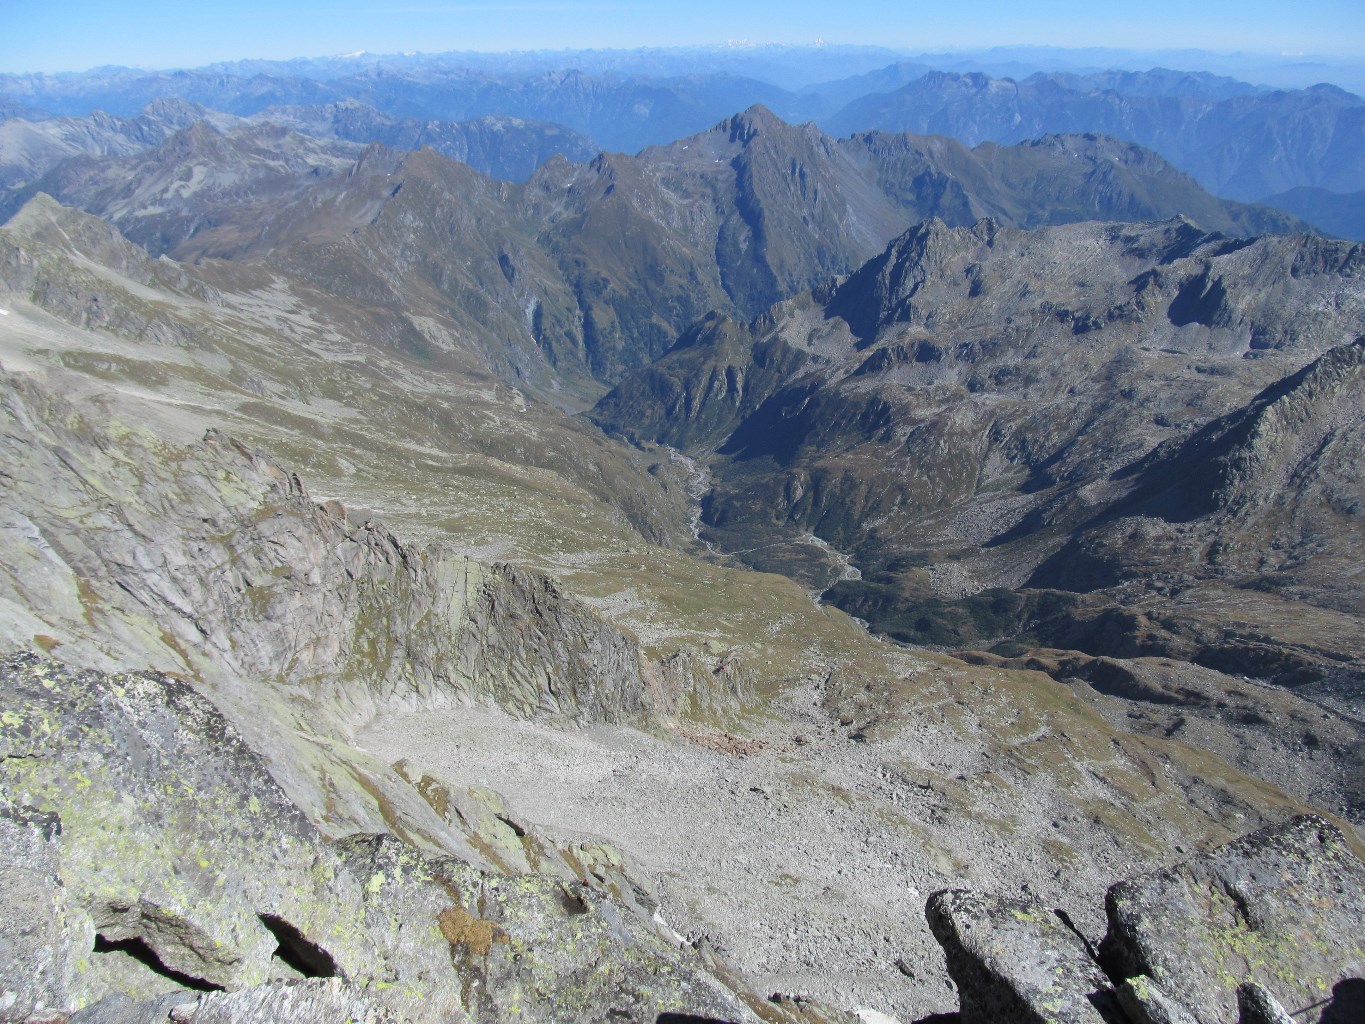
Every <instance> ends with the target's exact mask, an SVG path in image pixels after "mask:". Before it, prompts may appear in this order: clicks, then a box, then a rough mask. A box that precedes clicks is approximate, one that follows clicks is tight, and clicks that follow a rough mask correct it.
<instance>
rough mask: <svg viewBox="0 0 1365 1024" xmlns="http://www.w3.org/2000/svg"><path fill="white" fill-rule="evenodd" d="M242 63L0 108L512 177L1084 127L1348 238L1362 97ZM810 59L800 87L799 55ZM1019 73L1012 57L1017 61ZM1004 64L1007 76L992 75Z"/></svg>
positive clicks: (772, 59) (74, 89) (1215, 80)
mask: <svg viewBox="0 0 1365 1024" xmlns="http://www.w3.org/2000/svg"><path fill="white" fill-rule="evenodd" d="M553 56H555V55H540V56H538V57H535V58H534V59H533V58H532V57H530V56H528V57H526V58H525V59H523V60H522V61H520V62H517V61H513V62H512V63H511V64H510V66H509V65H508V64H507V63H502V64H498V63H496V62H494V61H492V60H491V59H476V58H475V57H471V56H470V55H447V56H444V57H426V56H417V57H412V58H402V57H391V58H388V57H386V58H382V59H377V58H376V59H353V60H346V59H341V58H331V59H327V60H312V61H290V62H242V63H239V64H232V65H224V66H217V67H214V68H210V69H203V70H197V71H177V72H157V73H149V72H141V71H136V70H130V69H107V70H97V71H92V72H87V73H85V74H80V75H5V76H0V103H3V104H5V109H7V110H9V111H12V112H13V114H15V115H18V116H23V117H24V118H25V119H26V120H29V121H33V120H35V119H42V118H44V117H48V116H68V117H70V116H75V117H83V116H86V115H89V114H91V112H92V111H96V110H99V111H103V112H105V113H107V114H112V115H115V116H118V117H124V118H136V117H138V116H139V115H141V114H142V113H143V111H144V110H145V109H146V108H147V107H148V105H150V104H155V103H158V102H164V101H165V100H167V99H178V100H183V101H186V102H188V103H193V104H198V105H200V106H202V107H204V108H206V109H208V110H212V111H218V112H223V113H228V114H233V115H236V116H239V117H250V118H253V119H256V120H262V121H270V122H272V123H275V124H280V125H284V126H287V127H291V128H294V129H296V130H298V131H302V132H304V133H306V134H310V135H314V136H317V137H321V138H336V139H341V140H347V141H354V142H362V143H368V142H380V143H382V144H384V145H386V146H389V147H391V148H401V149H413V148H418V147H420V146H424V145H426V146H431V147H432V148H435V149H437V150H438V151H439V152H442V153H444V154H446V155H447V156H452V157H455V158H456V159H460V160H462V161H464V162H468V163H469V164H470V165H471V166H473V167H475V168H476V169H478V170H480V171H482V172H484V173H487V174H491V175H493V176H495V177H502V178H506V179H509V180H525V179H526V178H527V177H529V176H530V174H531V172H532V171H533V170H534V169H535V167H536V166H538V165H539V164H540V163H543V162H544V160H546V159H548V158H549V156H551V155H552V154H553V153H555V152H559V153H562V154H563V155H564V156H565V157H567V158H568V159H570V160H573V161H585V160H587V159H589V158H590V157H591V155H592V154H593V153H595V152H596V151H597V150H598V149H605V150H609V151H620V152H626V153H635V152H638V151H639V150H640V149H642V148H644V147H645V146H649V145H663V144H667V143H670V142H672V141H674V140H676V139H679V138H682V137H684V136H686V135H690V134H693V133H695V132H698V131H701V130H703V129H705V128H706V127H707V126H708V125H712V124H715V123H717V122H718V121H720V120H722V119H724V118H725V117H727V116H729V115H730V114H732V113H734V112H735V111H737V110H743V109H746V108H748V107H750V106H752V105H754V104H756V103H761V104H763V105H764V106H766V107H768V108H769V109H771V110H772V111H774V112H775V113H776V114H778V116H780V117H782V118H783V119H785V120H787V121H790V122H793V123H798V122H802V121H814V122H815V123H817V124H818V125H820V126H821V128H822V129H824V130H825V131H827V132H829V133H830V134H833V135H837V136H847V135H850V134H852V133H855V132H865V131H893V132H899V131H911V132H915V133H917V134H934V135H946V136H949V137H951V138H955V139H958V140H959V141H962V142H965V143H967V144H968V145H976V144H977V143H980V142H987V141H990V142H997V143H1004V144H1010V143H1015V142H1020V141H1024V140H1028V139H1033V138H1038V137H1040V136H1043V135H1049V134H1067V133H1086V132H1091V133H1098V134H1105V135H1112V136H1114V137H1115V138H1117V139H1121V140H1123V141H1127V142H1136V143H1138V144H1140V145H1142V146H1146V147H1147V148H1149V149H1153V150H1155V151H1156V152H1158V153H1160V154H1161V155H1162V156H1164V157H1165V158H1166V159H1167V160H1169V161H1170V162H1171V163H1172V164H1173V165H1175V166H1176V167H1178V168H1180V169H1181V170H1183V171H1185V172H1186V173H1188V174H1190V175H1191V176H1192V177H1193V178H1194V179H1195V180H1196V181H1198V182H1199V183H1200V184H1202V185H1203V186H1204V187H1205V188H1207V189H1208V190H1209V191H1211V192H1213V193H1214V194H1215V195H1219V196H1224V197H1227V198H1232V199H1240V200H1243V201H1266V200H1270V199H1272V198H1274V197H1278V196H1281V195H1283V194H1284V193H1287V192H1289V191H1291V190H1293V189H1301V188H1311V189H1320V190H1323V191H1324V192H1326V193H1329V194H1330V195H1332V196H1346V197H1348V198H1346V199H1341V200H1337V199H1330V198H1329V199H1325V200H1322V201H1318V202H1315V203H1313V204H1311V205H1309V206H1305V205H1303V202H1302V200H1290V202H1295V203H1297V205H1295V206H1294V208H1293V210H1291V211H1290V212H1294V213H1296V214H1298V215H1306V219H1308V220H1309V222H1310V223H1313V224H1314V225H1315V226H1317V227H1319V228H1320V229H1321V230H1324V231H1327V232H1328V233H1335V234H1342V235H1347V236H1354V234H1355V233H1356V232H1357V227H1356V225H1357V222H1358V220H1359V212H1358V211H1359V205H1358V202H1357V201H1354V200H1352V199H1350V198H1349V197H1350V196H1351V194H1353V193H1357V192H1360V191H1363V190H1365V101H1363V100H1361V98H1360V97H1358V96H1356V95H1353V94H1351V93H1348V92H1346V91H1344V90H1342V89H1340V88H1337V87H1334V86H1327V85H1314V86H1312V87H1310V88H1303V89H1291V90H1276V89H1270V88H1267V87H1265V86H1256V85H1252V84H1248V83H1245V82H1241V81H1237V80H1236V79H1232V78H1228V77H1226V76H1219V75H1214V74H1210V73H1207V72H1179V71H1171V70H1167V69H1162V68H1155V69H1151V70H1146V71H1126V70H1125V71H1112V70H1107V71H1094V70H1090V71H1080V72H1078V71H1070V70H1068V71H1059V70H1053V71H1031V72H1029V73H1027V74H1025V73H1023V72H1026V71H1028V66H1027V65H1020V66H1019V67H1020V72H1021V73H1020V74H1018V75H1017V76H1016V77H992V76H991V75H989V74H985V73H982V72H979V71H973V72H962V71H955V70H935V69H933V68H931V67H930V66H929V65H928V64H925V63H920V62H896V61H894V60H893V61H890V62H888V63H886V64H884V65H881V66H880V67H876V68H873V69H871V70H865V71H860V72H859V73H856V74H851V75H844V76H842V77H837V78H835V77H831V78H829V79H826V80H822V81H810V80H809V79H810V77H811V76H812V75H814V74H816V73H818V72H820V71H827V72H830V73H838V72H840V71H848V70H850V69H853V68H858V67H863V66H866V64H867V62H868V61H869V60H870V59H873V58H876V59H880V58H882V57H884V56H886V54H885V53H883V52H881V51H854V52H851V53H841V52H838V51H835V52H825V51H790V52H789V51H785V50H781V49H777V50H760V51H756V52H754V53H747V51H739V52H732V51H683V52H676V53H675V52H671V51H662V52H660V51H647V52H643V53H637V54H631V53H624V54H623V53H612V52H603V53H591V52H589V53H582V54H571V55H562V59H563V60H565V61H568V60H573V61H575V62H576V63H572V64H568V63H564V64H558V65H556V64H555V63H554V62H553V59H552V57H553ZM805 57H811V58H812V60H811V66H810V67H807V68H805V70H804V79H805V80H804V81H803V80H802V78H801V77H799V76H798V72H797V70H796V68H797V65H798V64H799V59H798V58H801V59H804V58H805ZM1016 63H1017V62H1016ZM1005 65H1006V66H1013V65H1010V64H1009V63H1008V62H1005Z"/></svg>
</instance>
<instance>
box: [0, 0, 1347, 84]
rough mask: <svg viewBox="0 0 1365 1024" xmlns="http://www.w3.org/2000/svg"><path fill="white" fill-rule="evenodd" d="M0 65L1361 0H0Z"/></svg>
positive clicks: (1166, 17)
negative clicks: (947, 3)
mask: <svg viewBox="0 0 1365 1024" xmlns="http://www.w3.org/2000/svg"><path fill="white" fill-rule="evenodd" d="M0 15H2V16H3V19H4V24H5V26H6V28H5V32H4V34H3V38H0V71H8V72H20V73H23V72H64V71H84V70H88V69H91V68H95V67H100V66H108V65H121V66H127V67H137V68H147V69H157V70H169V69H177V68H195V67H202V66H204V65H207V64H213V63H222V62H232V61H238V60H288V59H292V58H305V59H307V58H319V57H330V56H339V55H345V54H351V53H355V52H359V51H364V52H366V53H369V54H393V55H398V54H405V53H414V52H421V53H426V54H435V53H444V52H459V51H466V52H478V53H485V54H498V53H506V52H515V51H522V52H524V51H537V50H550V51H562V50H587V49H599V50H612V49H635V48H641V47H674V46H697V45H714V46H723V45H726V44H728V43H739V44H777V45H794V46H800V45H813V44H817V43H820V42H823V43H826V44H839V45H867V46H880V47H885V48H887V49H891V50H895V51H897V52H899V53H902V54H906V55H911V54H914V53H923V52H944V51H957V52H961V51H980V50H985V49H989V48H992V47H999V46H1021V45H1022V46H1039V47H1060V48H1078V49H1086V48H1104V49H1115V50H1125V51H1151V52H1169V51H1181V50H1202V51H1210V52H1211V54H1213V55H1218V54H1222V55H1225V56H1231V55H1234V54H1240V55H1243V56H1246V57H1249V58H1254V59H1262V60H1264V61H1268V62H1271V63H1274V62H1277V61H1278V62H1289V63H1292V62H1293V61H1295V60H1299V59H1306V60H1310V61H1311V60H1313V59H1317V60H1324V61H1328V62H1341V61H1343V60H1344V61H1348V62H1353V63H1354V62H1356V61H1362V62H1365V17H1362V15H1361V12H1360V9H1359V0H1305V2H1302V3H1300V4H1297V5H1294V6H1293V7H1290V6H1289V5H1285V4H1283V3H1281V2H1279V0H1206V2H1203V3H1201V4H1198V5H1192V4H1189V3H1188V2H1185V0H1151V2H1149V3H1147V4H1146V5H1144V9H1143V11H1142V15H1141V17H1136V16H1129V17H1123V16H1121V15H1116V14H1112V13H1110V12H1109V10H1108V9H1106V8H1102V7H1101V5H1095V4H1093V3H1078V2H1076V0H1039V2H1038V3H1035V4H1032V5H1029V6H1028V7H1027V8H1022V7H1021V5H1019V4H1018V3H1017V2H1014V0H1011V2H1008V3H1007V2H1005V0H963V2H962V3H959V4H958V5H957V6H956V7H955V8H954V10H953V11H952V12H951V13H949V12H947V11H945V10H943V8H942V6H941V5H931V4H927V3H916V2H913V0H910V2H905V0H900V2H890V0H851V2H848V3H843V4H830V3H828V2H822V3H812V2H789V3H778V2H776V0H756V2H749V3H743V4H739V3H735V2H734V0H724V2H723V0H689V2H687V3H682V2H678V0H663V2H659V3H654V4H649V5H639V4H635V3H624V2H615V0H513V2H511V3H506V4H498V3H492V2H487V0H477V2H452V0H377V2H363V0H334V2H331V3H323V2H319V0H279V2H274V3H270V2H266V0H241V2H239V3H235V4H232V5H231V6H226V5H221V4H215V3H201V4H168V3H164V2H161V0H129V2H125V3H121V4H117V5H114V4H109V3H108V2H107V0H101V2H95V0H68V2H63V3H60V4H52V5H38V4H33V3H31V2H28V0H0Z"/></svg>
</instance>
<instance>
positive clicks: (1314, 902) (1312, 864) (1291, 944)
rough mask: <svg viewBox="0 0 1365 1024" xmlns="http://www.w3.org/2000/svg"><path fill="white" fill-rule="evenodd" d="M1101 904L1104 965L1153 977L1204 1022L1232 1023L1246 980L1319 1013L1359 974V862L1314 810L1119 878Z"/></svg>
mask: <svg viewBox="0 0 1365 1024" xmlns="http://www.w3.org/2000/svg"><path fill="white" fill-rule="evenodd" d="M1106 909H1107V911H1108V915H1109V934H1108V936H1107V937H1106V938H1105V941H1104V943H1103V946H1102V953H1103V956H1104V958H1105V961H1106V963H1107V964H1108V965H1109V967H1110V970H1111V972H1112V973H1117V974H1120V975H1122V976H1123V977H1133V976H1136V975H1140V974H1145V975H1148V976H1149V977H1151V978H1153V979H1155V980H1156V981H1157V982H1158V983H1159V984H1160V985H1161V986H1162V988H1163V989H1164V990H1165V991H1167V992H1169V993H1170V994H1171V995H1172V997H1174V998H1175V999H1177V1000H1179V1001H1180V1002H1181V1003H1183V1004H1184V1005H1185V1006H1187V1007H1188V1008H1189V1009H1190V1011H1191V1012H1193V1013H1194V1015H1195V1016H1196V1017H1197V1018H1198V1019H1199V1021H1201V1022H1202V1024H1236V1022H1237V1021H1238V1019H1239V1018H1238V1003H1237V987H1238V986H1239V985H1240V984H1242V983H1243V982H1256V983H1258V984H1259V985H1261V986H1262V987H1264V988H1265V989H1266V990H1267V991H1268V992H1269V993H1270V994H1272V995H1273V996H1274V997H1275V999H1276V1000H1277V1001H1278V1002H1279V1003H1280V1004H1281V1005H1282V1006H1284V1007H1285V1009H1287V1010H1288V1011H1289V1012H1290V1014H1291V1015H1293V1016H1294V1018H1295V1019H1296V1020H1299V1021H1303V1020H1310V1021H1316V1020H1318V1019H1319V1017H1320V1016H1322V1015H1323V1014H1324V1012H1325V1011H1326V1009H1327V1008H1328V1007H1330V1006H1331V1005H1332V1003H1333V1000H1334V993H1333V988H1334V986H1335V985H1336V984H1337V982H1339V981H1341V980H1342V979H1350V978H1365V864H1362V863H1361V862H1360V860H1358V859H1357V858H1356V857H1355V856H1354V855H1353V854H1352V853H1351V851H1350V850H1349V849H1348V848H1347V846H1346V840H1345V838H1344V837H1343V836H1342V834H1341V832H1340V831H1339V830H1338V829H1337V828H1336V827H1335V826H1333V825H1332V824H1331V823H1330V822H1328V821H1326V820H1325V819H1323V818H1319V817H1316V816H1313V815H1304V816H1301V817H1298V818H1294V819H1293V820H1291V821H1289V822H1286V823H1284V824H1282V825H1276V826H1272V827H1270V828H1264V829H1260V830H1259V831H1256V832H1252V833H1251V834H1249V835H1246V836H1243V837H1242V838H1241V839H1238V840H1235V841H1234V842H1231V843H1228V844H1227V845H1226V846H1222V847H1220V848H1218V849H1217V850H1214V851H1212V852H1211V853H1207V854H1204V855H1202V856H1199V857H1194V858H1191V859H1190V860H1187V861H1185V862H1184V863H1182V864H1177V865H1176V866H1175V867H1171V868H1166V869H1164V870H1161V871H1155V872H1152V873H1151V874H1148V875H1143V876H1141V877H1139V878H1135V879H1130V880H1128V881H1124V882H1119V883H1118V884H1117V885H1115V886H1113V887H1112V888H1111V889H1110V890H1109V894H1108V898H1107V900H1106ZM1362 1010H1365V1007H1363V1008H1362ZM1362 1019H1365V1017H1363V1018H1362Z"/></svg>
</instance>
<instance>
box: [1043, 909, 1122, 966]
mask: <svg viewBox="0 0 1365 1024" xmlns="http://www.w3.org/2000/svg"><path fill="white" fill-rule="evenodd" d="M1052 913H1053V914H1055V915H1056V917H1057V920H1058V921H1061V922H1062V924H1063V925H1065V926H1066V929H1067V931H1069V932H1071V934H1072V935H1074V936H1076V938H1078V939H1080V940H1081V943H1082V944H1083V945H1084V946H1085V951H1086V952H1087V953H1089V954H1090V959H1091V960H1094V961H1095V963H1097V964H1100V969H1101V970H1103V968H1104V965H1103V964H1102V963H1100V953H1099V950H1097V949H1096V948H1095V944H1094V943H1093V942H1091V941H1090V940H1089V939H1088V938H1086V936H1085V933H1084V932H1082V931H1081V930H1080V929H1079V928H1077V927H1076V922H1074V921H1073V920H1071V915H1070V914H1068V913H1067V912H1066V911H1065V910H1063V909H1061V907H1056V908H1054V909H1053V911H1052ZM1106 973H1107V972H1106ZM1109 980H1110V981H1113V982H1115V983H1118V982H1119V981H1122V980H1123V979H1121V978H1113V977H1111V978H1110V979H1109Z"/></svg>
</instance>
